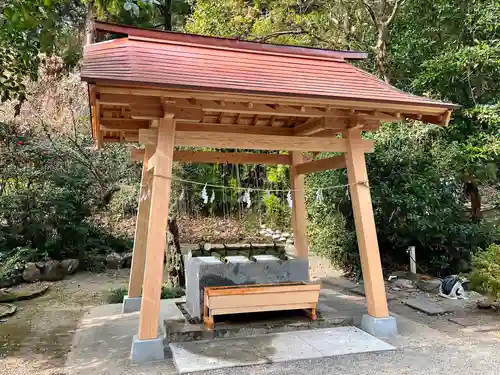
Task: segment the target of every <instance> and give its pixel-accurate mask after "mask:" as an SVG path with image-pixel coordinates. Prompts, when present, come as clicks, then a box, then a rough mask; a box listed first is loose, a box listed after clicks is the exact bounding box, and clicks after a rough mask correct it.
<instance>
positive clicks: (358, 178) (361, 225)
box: [345, 128, 389, 318]
mask: <svg viewBox="0 0 500 375" xmlns="http://www.w3.org/2000/svg"><path fill="white" fill-rule="evenodd" d="M346 135H347V138H346V140H347V141H348V142H349V145H348V147H349V150H348V152H346V153H345V159H346V164H347V176H348V181H349V190H350V192H351V200H352V209H353V214H354V223H355V225H356V235H357V238H358V247H359V255H360V259H361V268H362V271H363V280H364V286H365V293H366V299H367V302H368V314H369V315H371V316H372V317H375V318H385V317H388V316H389V309H388V307H387V298H386V294H385V285H384V276H383V274H382V264H381V261H380V252H379V248H378V242H377V231H376V228H375V219H374V217H373V208H372V200H371V196H370V188H369V185H368V173H367V171H366V162H365V154H364V151H363V150H361V149H360V148H359V143H358V142H359V140H360V139H361V131H360V129H356V128H353V129H349V130H346Z"/></svg>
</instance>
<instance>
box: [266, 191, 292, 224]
mask: <svg viewBox="0 0 500 375" xmlns="http://www.w3.org/2000/svg"><path fill="white" fill-rule="evenodd" d="M263 199H264V205H265V208H266V225H267V226H268V227H270V228H272V229H282V230H284V229H286V228H290V226H291V225H290V224H291V223H290V221H291V216H290V211H291V210H290V207H288V206H287V205H286V203H283V202H282V201H281V200H280V198H279V197H277V196H276V195H274V194H269V195H268V196H264V198H263Z"/></svg>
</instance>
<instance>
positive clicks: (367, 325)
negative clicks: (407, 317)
mask: <svg viewBox="0 0 500 375" xmlns="http://www.w3.org/2000/svg"><path fill="white" fill-rule="evenodd" d="M361 329H362V330H363V331H366V332H368V333H369V334H370V335H372V336H375V337H379V338H384V337H391V336H394V335H397V333H398V326H397V324H396V319H395V318H393V317H392V316H388V317H386V318H374V317H373V316H371V315H368V314H365V315H363V318H362V319H361Z"/></svg>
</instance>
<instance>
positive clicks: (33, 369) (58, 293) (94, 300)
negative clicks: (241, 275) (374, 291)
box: [0, 255, 340, 375]
mask: <svg viewBox="0 0 500 375" xmlns="http://www.w3.org/2000/svg"><path fill="white" fill-rule="evenodd" d="M310 274H311V279H312V280H318V279H319V278H321V277H326V276H337V275H339V274H340V272H339V271H338V270H336V269H335V268H334V267H332V266H331V265H330V264H329V262H328V261H326V260H324V259H322V258H321V257H319V256H315V255H311V257H310ZM128 276H129V270H119V271H108V272H106V273H102V274H95V273H86V272H82V273H77V274H75V275H73V276H69V277H68V278H67V279H65V280H62V281H58V282H52V283H43V284H48V285H50V289H49V291H48V292H47V293H46V294H44V295H43V296H41V297H38V298H35V299H32V300H28V301H20V302H16V303H15V304H16V306H17V308H18V310H17V313H16V314H15V315H13V316H11V317H8V318H6V319H4V320H5V321H3V322H1V323H0V375H35V374H36V375H64V362H65V359H66V355H67V353H68V351H69V350H70V349H71V343H72V339H73V335H74V333H75V330H76V327H77V325H78V322H79V320H80V318H81V317H82V315H83V314H84V313H85V312H86V311H88V310H89V309H90V308H91V307H93V306H97V305H100V304H105V303H107V302H106V300H107V296H108V293H109V291H110V289H112V288H117V287H120V286H122V285H123V286H127V284H128Z"/></svg>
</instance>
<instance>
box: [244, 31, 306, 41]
mask: <svg viewBox="0 0 500 375" xmlns="http://www.w3.org/2000/svg"><path fill="white" fill-rule="evenodd" d="M301 34H308V33H307V32H306V31H304V30H284V31H276V32H274V33H270V34H267V35H264V36H262V37H260V38H255V39H253V41H255V42H265V41H266V40H269V39H272V38H276V37H278V36H281V35H301Z"/></svg>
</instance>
